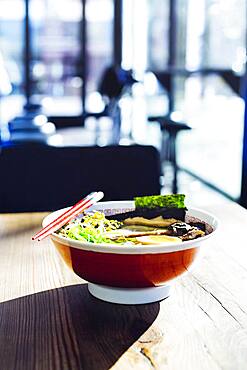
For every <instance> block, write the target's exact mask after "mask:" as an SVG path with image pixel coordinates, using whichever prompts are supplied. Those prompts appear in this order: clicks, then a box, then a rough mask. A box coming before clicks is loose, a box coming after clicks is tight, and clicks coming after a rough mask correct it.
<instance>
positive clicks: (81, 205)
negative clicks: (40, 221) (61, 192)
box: [32, 191, 104, 241]
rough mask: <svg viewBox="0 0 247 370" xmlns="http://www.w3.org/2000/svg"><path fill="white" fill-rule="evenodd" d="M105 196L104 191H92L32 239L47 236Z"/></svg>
mask: <svg viewBox="0 0 247 370" xmlns="http://www.w3.org/2000/svg"><path fill="white" fill-rule="evenodd" d="M103 196H104V193H102V191H98V192H93V193H90V194H89V195H87V196H86V197H85V198H84V199H82V200H80V201H79V202H78V203H76V204H75V205H74V206H73V207H71V208H70V209H69V210H68V211H65V212H64V213H62V214H61V215H60V216H59V217H57V218H56V219H55V220H53V221H52V222H51V223H49V224H48V225H46V226H45V227H44V228H43V229H41V230H40V231H38V232H37V233H36V234H35V235H34V236H33V237H32V239H33V240H36V239H38V240H39V241H40V240H42V239H44V238H46V237H47V236H48V235H50V234H52V233H54V232H55V231H56V230H58V229H60V227H62V226H63V225H65V224H66V223H67V222H69V221H70V220H71V219H72V218H74V217H75V216H77V215H78V214H79V213H81V212H83V211H85V210H86V209H87V208H89V207H91V206H92V205H93V204H95V203H97V202H98V201H99V200H100V199H102V198H103Z"/></svg>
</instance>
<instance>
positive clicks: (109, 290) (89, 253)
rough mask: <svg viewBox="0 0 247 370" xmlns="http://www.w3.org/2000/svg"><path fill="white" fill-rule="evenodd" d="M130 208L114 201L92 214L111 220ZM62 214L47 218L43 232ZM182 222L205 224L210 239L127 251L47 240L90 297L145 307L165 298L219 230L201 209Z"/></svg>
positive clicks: (54, 238) (100, 205)
mask: <svg viewBox="0 0 247 370" xmlns="http://www.w3.org/2000/svg"><path fill="white" fill-rule="evenodd" d="M133 208H134V203H133V201H119V202H117V201H114V202H100V203H97V204H96V205H94V206H93V207H91V208H90V210H101V211H104V213H105V214H114V213H119V212H125V211H127V210H132V209H133ZM65 210H66V209H61V210H58V211H56V212H53V213H51V214H50V215H48V216H47V217H46V218H45V219H44V221H43V226H46V225H47V224H48V223H49V222H51V221H52V220H53V219H55V218H56V217H58V216H59V215H60V214H61V213H63V212H64V211H65ZM186 217H187V219H191V220H192V219H194V218H195V219H199V220H201V221H203V222H205V223H206V225H207V230H208V231H209V234H208V235H206V236H204V237H201V238H198V239H195V240H191V241H185V242H182V241H181V243H169V244H168V243H166V244H159V245H136V246H129V247H127V246H123V245H122V246H121V245H116V244H109V245H108V244H92V243H87V242H82V241H76V240H72V239H67V238H65V237H62V236H59V235H57V234H56V233H53V234H52V235H51V240H52V242H53V244H54V245H55V247H56V249H57V251H58V253H59V254H60V256H61V257H62V259H63V261H64V262H65V263H66V264H67V266H69V268H71V269H72V270H73V271H74V272H75V273H76V274H77V275H78V276H80V277H81V278H82V279H84V280H86V281H88V282H89V285H88V288H89V291H90V292H91V293H92V294H93V295H94V296H96V297H97V298H100V299H103V300H106V301H109V302H115V303H126V304H131V303H134V304H138V303H149V302H154V301H158V300H161V299H164V298H165V297H167V296H168V295H169V282H170V281H171V280H173V279H175V278H176V277H177V276H179V275H181V274H183V273H184V272H186V271H187V270H188V269H189V268H190V266H191V265H192V263H193V262H194V260H195V259H196V257H197V255H198V252H199V249H200V247H201V246H202V244H203V243H204V242H205V241H206V240H207V239H208V238H211V237H212V236H213V235H214V234H215V231H216V229H217V227H218V221H217V219H216V217H214V216H213V215H211V214H209V213H207V212H204V211H202V210H199V209H189V210H188V211H187V216H186Z"/></svg>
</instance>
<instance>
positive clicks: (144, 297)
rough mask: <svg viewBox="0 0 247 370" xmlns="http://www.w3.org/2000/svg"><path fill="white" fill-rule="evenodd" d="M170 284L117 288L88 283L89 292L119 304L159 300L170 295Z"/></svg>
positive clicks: (103, 299)
mask: <svg viewBox="0 0 247 370" xmlns="http://www.w3.org/2000/svg"><path fill="white" fill-rule="evenodd" d="M170 288H171V286H170V285H169V284H166V285H162V286H158V287H150V288H117V287H110V286H106V285H98V284H93V283H88V290H89V292H90V293H91V294H92V295H93V296H94V297H96V298H99V299H101V300H102V301H106V302H111V303H119V304H145V303H152V302H158V301H161V300H162V299H165V298H167V297H168V296H169V295H170Z"/></svg>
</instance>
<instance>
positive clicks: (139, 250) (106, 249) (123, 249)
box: [42, 201, 219, 254]
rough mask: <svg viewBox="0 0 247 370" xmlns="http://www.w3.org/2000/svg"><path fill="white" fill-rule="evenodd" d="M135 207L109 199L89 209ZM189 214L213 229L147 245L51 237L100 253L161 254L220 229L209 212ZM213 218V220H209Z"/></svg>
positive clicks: (56, 213)
mask: <svg viewBox="0 0 247 370" xmlns="http://www.w3.org/2000/svg"><path fill="white" fill-rule="evenodd" d="M114 206H115V208H123V209H124V208H133V206H134V202H133V201H108V202H99V203H97V204H95V205H94V206H92V207H91V208H90V209H88V210H93V209H110V208H112V207H113V208H114ZM69 208H71V207H66V208H62V209H59V210H57V211H54V212H52V213H50V214H49V215H48V216H46V217H45V218H44V219H43V222H42V225H43V226H46V225H47V224H48V223H49V222H51V221H52V220H53V219H55V218H56V217H58V216H59V214H61V213H63V212H65V211H66V210H67V209H69ZM187 214H188V215H190V216H193V217H197V218H199V219H200V220H201V221H204V222H206V223H208V224H209V225H210V226H212V228H213V231H212V232H211V233H210V234H208V235H205V236H203V237H201V238H197V239H193V240H188V241H184V242H182V241H181V243H174V242H173V243H172V242H171V243H163V244H156V245H151V244H148V245H147V244H146V245H137V246H124V245H117V244H106V243H105V244H103V243H100V244H94V243H89V242H83V241H80V240H73V239H68V238H66V237H64V236H61V235H58V234H56V233H53V234H51V238H52V239H53V240H54V241H57V242H60V243H62V244H64V245H67V246H69V247H73V248H76V249H81V250H86V251H91V252H98V253H113V254H156V253H157V254H160V253H169V252H175V251H182V250H186V249H191V248H195V247H199V246H200V245H201V244H202V242H204V241H205V240H207V239H209V238H210V237H211V236H213V235H215V232H216V231H217V230H218V227H219V220H218V219H217V218H216V217H215V216H214V215H212V214H211V213H209V212H206V211H204V210H201V209H199V208H188V211H187ZM209 220H211V222H209Z"/></svg>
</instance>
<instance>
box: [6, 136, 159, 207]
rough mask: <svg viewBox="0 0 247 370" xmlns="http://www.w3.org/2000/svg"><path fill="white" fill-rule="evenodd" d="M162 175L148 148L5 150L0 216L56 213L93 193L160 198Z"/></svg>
mask: <svg viewBox="0 0 247 370" xmlns="http://www.w3.org/2000/svg"><path fill="white" fill-rule="evenodd" d="M160 173H161V172H160V158H159V153H158V151H157V150H156V149H155V148H154V147H151V146H142V145H132V146H107V147H52V146H48V145H43V144H38V143H36V144H32V145H31V144H25V145H15V146H7V147H3V148H2V149H1V151H0V174H1V182H0V212H2V213H3V212H26V211H47V210H48V211H49V210H55V209H58V208H62V207H66V206H70V205H72V204H74V203H76V202H77V201H78V200H80V199H81V198H83V197H84V196H85V195H86V194H88V193H90V192H91V191H94V190H102V191H103V192H104V194H105V197H104V200H118V199H119V200H127V199H133V197H135V196H137V195H149V194H159V193H160V182H159V179H160Z"/></svg>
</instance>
